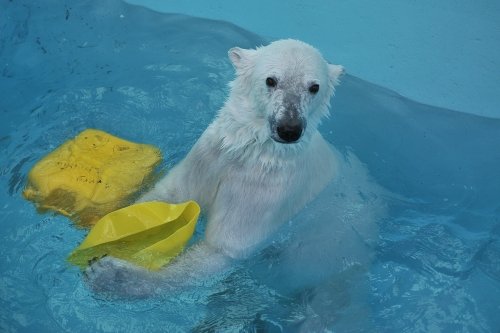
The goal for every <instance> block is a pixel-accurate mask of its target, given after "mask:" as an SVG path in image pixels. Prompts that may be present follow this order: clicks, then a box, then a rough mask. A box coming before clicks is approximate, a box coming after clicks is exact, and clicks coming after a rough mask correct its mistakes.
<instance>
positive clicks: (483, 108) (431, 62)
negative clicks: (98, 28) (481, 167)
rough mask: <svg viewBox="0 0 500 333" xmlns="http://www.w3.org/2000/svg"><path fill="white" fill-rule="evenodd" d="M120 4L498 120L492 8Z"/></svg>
mask: <svg viewBox="0 0 500 333" xmlns="http://www.w3.org/2000/svg"><path fill="white" fill-rule="evenodd" d="M126 1H127V2H129V3H132V4H138V5H142V6H146V7H149V8H152V9H154V10H157V11H161V12H176V13H184V14H189V15H194V16H200V17H206V18H212V19H220V20H225V21H229V22H232V23H234V24H237V25H240V26H242V27H243V28H246V29H248V30H250V31H252V32H255V33H257V34H259V35H261V36H267V37H270V38H287V37H292V38H298V39H302V40H304V41H306V42H309V43H311V44H313V45H315V46H316V47H318V48H319V49H321V51H322V52H323V53H324V54H325V55H326V57H327V58H328V59H330V60H331V61H334V62H337V63H341V64H343V65H344V66H345V67H346V68H347V71H348V73H350V74H352V75H355V76H358V77H360V78H362V79H365V80H367V81H370V82H373V83H376V84H379V85H381V86H384V87H387V88H389V89H392V90H394V91H396V92H398V93H400V94H402V95H404V96H406V97H409V98H411V99H413V100H416V101H418V102H422V103H425V104H430V105H434V106H439V107H444V108H448V109H452V110H457V111H462V112H468V113H473V114H477V115H482V116H487V117H495V118H500V83H499V79H498V78H499V77H500V2H499V1H495V0H484V1H480V2H478V1H474V0H458V1H455V0H441V1H437V2H436V1H432V0H420V1H399V0H381V1H370V0H350V1H342V0H321V1H315V2H314V3H310V2H305V1H302V0H290V1H286V2H284V1H277V0H254V1H251V2H239V1H238V2H235V1H230V0H213V1H204V0H186V1H171V0H162V1H159V0H126ZM285 4H286V5H285Z"/></svg>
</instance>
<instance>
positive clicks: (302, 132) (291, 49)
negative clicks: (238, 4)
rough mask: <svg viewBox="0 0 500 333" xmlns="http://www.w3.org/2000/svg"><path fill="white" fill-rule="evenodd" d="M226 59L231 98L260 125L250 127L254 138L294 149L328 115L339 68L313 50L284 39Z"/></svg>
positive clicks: (236, 50) (239, 51)
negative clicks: (230, 65) (231, 74)
mask: <svg viewBox="0 0 500 333" xmlns="http://www.w3.org/2000/svg"><path fill="white" fill-rule="evenodd" d="M228 54H229V58H230V60H231V62H232V63H233V66H234V68H235V69H236V74H237V77H236V79H235V80H234V81H233V82H232V83H231V88H232V91H231V97H233V98H234V97H235V96H236V98H238V99H239V103H240V104H241V105H247V106H248V108H247V109H248V110H246V112H247V113H248V112H249V111H250V112H251V114H252V115H251V117H253V119H252V120H253V121H254V123H255V124H262V126H260V128H257V126H254V127H255V129H256V130H257V131H260V133H258V134H257V136H260V137H262V136H267V138H271V139H272V140H274V141H275V142H278V143H297V142H300V141H301V140H303V139H304V138H307V137H310V134H311V133H313V132H314V131H315V130H316V128H317V126H318V125H319V123H320V121H321V119H322V118H323V117H325V116H326V115H328V109H329V102H330V99H331V97H332V95H333V92H334V87H335V86H336V85H337V84H338V80H339V77H340V76H341V75H342V73H343V68H342V66H339V65H332V64H328V63H327V62H326V61H325V60H324V59H323V57H322V56H321V54H320V53H319V51H318V50H316V49H315V48H314V47H312V46H310V45H308V44H306V43H304V42H301V41H298V40H292V39H286V40H279V41H275V42H273V43H271V44H269V45H267V46H264V47H259V48H257V49H241V48H238V47H235V48H232V49H230V50H229V52H228ZM246 117H248V115H246Z"/></svg>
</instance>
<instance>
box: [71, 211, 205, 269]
mask: <svg viewBox="0 0 500 333" xmlns="http://www.w3.org/2000/svg"><path fill="white" fill-rule="evenodd" d="M199 214H200V207H199V206H198V204H197V203H196V202H194V201H188V202H185V203H182V204H168V203H165V202H144V203H139V204H135V205H132V206H129V207H125V208H122V209H119V210H117V211H114V212H112V213H110V214H108V215H106V216H104V217H103V218H102V219H100V220H99V221H98V222H97V223H96V225H95V226H94V227H93V228H92V229H91V230H90V232H89V234H88V236H87V237H86V238H85V240H84V241H83V242H82V243H81V244H80V246H79V247H78V248H77V249H75V250H74V251H73V253H72V254H71V255H70V256H69V258H68V261H69V262H70V263H72V264H74V265H77V266H79V267H80V268H81V269H85V268H86V267H87V265H88V262H89V260H92V259H94V258H101V257H103V256H105V255H110V256H113V257H116V258H120V259H124V260H127V261H130V262H132V263H134V264H136V265H140V266H143V267H145V268H147V269H150V270H158V269H160V268H161V267H162V266H164V265H165V264H167V263H168V262H169V261H170V260H172V258H174V257H175V256H177V255H178V254H179V253H180V252H181V251H182V249H183V248H184V246H185V245H186V243H187V242H188V241H189V239H190V238H191V236H192V235H193V232H194V229H195V226H196V222H197V220H198V216H199Z"/></svg>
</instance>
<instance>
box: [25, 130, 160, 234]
mask: <svg viewBox="0 0 500 333" xmlns="http://www.w3.org/2000/svg"><path fill="white" fill-rule="evenodd" d="M161 159H162V157H161V152H160V150H159V149H158V148H156V147H154V146H150V145H144V144H137V143H133V142H130V141H126V140H123V139H120V138H117V137H115V136H112V135H111V134H108V133H106V132H103V131H99V130H95V129H87V130H85V131H83V132H81V133H80V134H78V135H77V136H76V137H75V138H73V139H72V140H69V141H67V142H65V143H64V144H62V145H61V146H59V147H58V148H57V149H56V150H54V151H53V152H51V153H50V154H48V155H47V156H45V157H44V158H43V159H42V160H40V161H39V162H38V163H37V164H36V165H35V166H34V167H33V169H32V170H31V171H30V173H29V175H28V182H27V186H26V188H25V190H24V193H23V194H24V196H25V198H26V199H28V200H31V201H33V202H34V203H35V204H36V205H37V207H38V208H39V209H40V210H47V209H50V210H54V211H56V212H59V213H61V214H63V215H66V216H68V217H70V218H71V219H72V220H74V221H75V222H77V223H78V224H79V225H81V226H91V225H93V224H94V223H95V222H96V221H97V220H98V219H99V218H101V217H102V216H104V215H106V214H107V213H109V212H111V211H114V210H116V209H118V208H121V207H124V206H126V205H127V204H128V203H129V202H130V200H131V199H132V196H133V194H134V193H136V192H137V191H138V190H139V189H140V188H141V187H142V186H143V185H144V184H145V183H147V181H148V180H149V179H150V178H152V175H153V170H154V169H155V167H156V166H157V165H158V164H159V162H160V161H161Z"/></svg>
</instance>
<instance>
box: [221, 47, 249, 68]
mask: <svg viewBox="0 0 500 333" xmlns="http://www.w3.org/2000/svg"><path fill="white" fill-rule="evenodd" d="M255 52H256V51H255V50H247V49H242V48H239V47H233V48H232V49H230V50H229V51H228V52H227V54H228V56H229V59H230V60H231V62H232V63H233V66H234V68H235V69H236V72H237V73H238V74H241V73H244V72H245V71H246V70H247V69H248V68H250V67H252V63H253V56H254V53H255Z"/></svg>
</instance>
